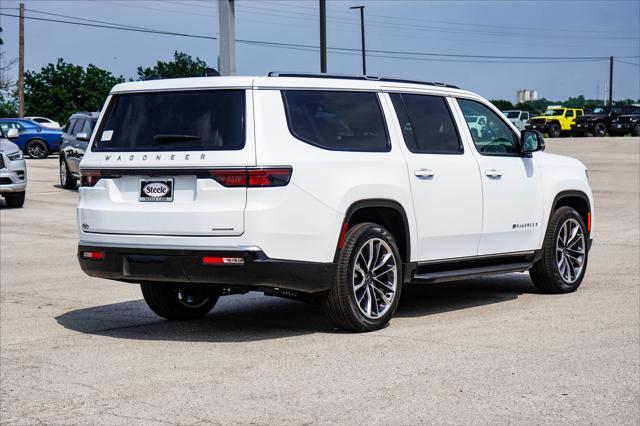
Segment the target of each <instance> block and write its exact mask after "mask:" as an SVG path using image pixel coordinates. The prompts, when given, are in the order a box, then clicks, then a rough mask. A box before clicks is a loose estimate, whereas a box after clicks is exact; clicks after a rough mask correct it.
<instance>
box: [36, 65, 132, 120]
mask: <svg viewBox="0 0 640 426" xmlns="http://www.w3.org/2000/svg"><path fill="white" fill-rule="evenodd" d="M123 81H124V78H122V77H121V76H119V77H116V76H114V75H113V74H111V72H109V71H106V70H103V69H100V68H98V67H96V66H95V65H91V64H89V66H87V68H86V69H84V68H83V67H81V66H79V65H73V64H70V63H67V62H65V61H64V60H63V59H62V58H60V59H58V62H57V63H56V64H49V65H47V66H46V67H44V68H42V69H41V70H40V71H27V72H26V73H25V74H24V86H25V87H24V103H25V112H26V114H27V115H41V116H45V117H49V118H52V119H54V120H56V121H59V122H60V123H63V122H65V121H66V120H67V118H69V116H70V115H71V114H73V113H74V112H77V111H98V110H100V108H102V105H103V104H104V101H105V99H106V98H107V95H108V94H109V91H110V90H111V88H112V87H113V86H114V85H116V84H118V83H122V82H123Z"/></svg>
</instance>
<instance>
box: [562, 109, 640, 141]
mask: <svg viewBox="0 0 640 426" xmlns="http://www.w3.org/2000/svg"><path fill="white" fill-rule="evenodd" d="M628 114H634V115H635V114H640V107H637V106H633V105H617V106H613V107H610V106H607V107H598V108H595V109H594V110H593V112H592V113H590V114H585V115H583V116H582V117H578V118H576V122H575V124H574V125H573V126H572V127H571V133H572V134H573V135H574V136H584V135H593V136H604V135H606V134H607V132H609V134H610V135H612V134H613V133H615V132H616V130H613V133H612V129H611V124H612V121H613V120H614V119H615V118H617V117H618V116H621V115H628Z"/></svg>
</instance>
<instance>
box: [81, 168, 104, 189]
mask: <svg viewBox="0 0 640 426" xmlns="http://www.w3.org/2000/svg"><path fill="white" fill-rule="evenodd" d="M101 177H102V173H101V172H100V170H80V186H93V185H95V184H96V183H98V181H99V180H100V178H101Z"/></svg>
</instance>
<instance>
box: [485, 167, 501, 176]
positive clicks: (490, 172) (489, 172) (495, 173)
mask: <svg viewBox="0 0 640 426" xmlns="http://www.w3.org/2000/svg"><path fill="white" fill-rule="evenodd" d="M484 174H485V175H487V176H489V177H490V178H499V177H500V176H502V172H501V171H500V170H496V169H491V170H487V171H486V172H484Z"/></svg>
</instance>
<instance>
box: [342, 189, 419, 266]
mask: <svg viewBox="0 0 640 426" xmlns="http://www.w3.org/2000/svg"><path fill="white" fill-rule="evenodd" d="M372 207H384V208H391V209H393V210H395V211H397V212H398V213H399V214H400V217H401V218H402V224H403V228H404V233H405V250H406V257H407V262H409V259H411V231H410V228H409V220H408V219H407V213H406V212H405V210H404V207H402V204H400V203H399V202H397V201H395V200H390V199H385V198H369V199H365V200H359V201H356V202H354V203H352V204H351V205H350V206H349V208H348V209H347V212H346V213H345V215H344V220H343V222H342V223H343V225H342V229H344V225H346V224H348V223H349V221H350V220H351V218H352V217H353V214H354V213H355V212H357V211H358V210H362V209H364V208H372ZM342 229H341V230H340V232H341V234H342ZM339 252H340V248H339V247H336V256H335V259H337V258H338V254H339Z"/></svg>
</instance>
